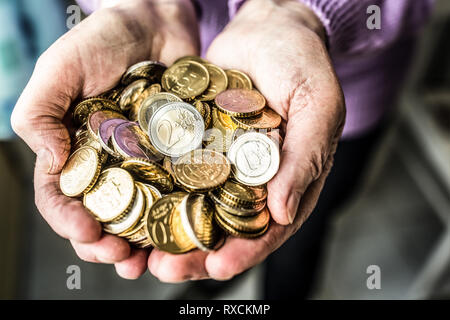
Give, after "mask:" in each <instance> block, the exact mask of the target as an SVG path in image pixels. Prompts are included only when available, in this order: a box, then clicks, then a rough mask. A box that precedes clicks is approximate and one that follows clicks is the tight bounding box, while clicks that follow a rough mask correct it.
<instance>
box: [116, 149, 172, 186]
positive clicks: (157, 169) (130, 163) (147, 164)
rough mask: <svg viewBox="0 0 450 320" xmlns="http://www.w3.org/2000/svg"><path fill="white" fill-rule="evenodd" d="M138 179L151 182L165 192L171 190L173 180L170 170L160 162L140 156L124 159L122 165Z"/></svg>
mask: <svg viewBox="0 0 450 320" xmlns="http://www.w3.org/2000/svg"><path fill="white" fill-rule="evenodd" d="M120 166H121V168H122V169H125V170H127V171H128V172H130V173H131V175H132V176H133V177H134V178H135V179H136V180H138V181H140V182H143V183H147V184H151V185H153V186H155V187H156V188H158V189H159V190H160V191H162V192H164V193H168V192H171V191H172V189H173V180H172V177H171V176H170V174H169V172H167V170H166V169H164V168H163V167H162V166H161V165H160V164H158V163H157V162H154V161H149V160H146V159H140V158H131V159H127V160H124V161H123V162H122V164H121V165H120Z"/></svg>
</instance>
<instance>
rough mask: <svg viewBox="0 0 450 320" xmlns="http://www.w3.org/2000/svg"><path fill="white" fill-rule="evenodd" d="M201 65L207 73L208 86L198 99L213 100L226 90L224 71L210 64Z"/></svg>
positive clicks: (226, 82)
mask: <svg viewBox="0 0 450 320" xmlns="http://www.w3.org/2000/svg"><path fill="white" fill-rule="evenodd" d="M203 65H204V66H205V67H206V69H207V70H208V73H209V86H208V88H206V90H205V91H204V92H203V93H202V94H201V95H200V96H199V97H198V99H199V100H201V101H210V100H214V98H215V97H216V96H217V95H218V94H219V93H221V92H222V91H224V90H226V89H227V86H228V78H227V75H226V73H225V71H223V70H222V69H221V68H219V67H218V66H216V65H214V64H212V63H204V64H203Z"/></svg>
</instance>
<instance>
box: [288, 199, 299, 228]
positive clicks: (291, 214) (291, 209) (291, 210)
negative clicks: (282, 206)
mask: <svg viewBox="0 0 450 320" xmlns="http://www.w3.org/2000/svg"><path fill="white" fill-rule="evenodd" d="M299 203H300V195H297V194H291V195H290V196H289V199H288V203H287V209H288V220H289V224H292V223H293V222H294V219H295V216H296V215H297V210H298V205H299Z"/></svg>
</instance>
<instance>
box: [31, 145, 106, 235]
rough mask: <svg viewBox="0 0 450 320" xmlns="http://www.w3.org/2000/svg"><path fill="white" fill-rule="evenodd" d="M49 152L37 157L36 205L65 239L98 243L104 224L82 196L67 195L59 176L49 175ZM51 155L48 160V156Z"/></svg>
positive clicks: (35, 174)
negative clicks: (91, 211)
mask: <svg viewBox="0 0 450 320" xmlns="http://www.w3.org/2000/svg"><path fill="white" fill-rule="evenodd" d="M48 157H51V155H50V154H49V151H46V149H44V150H42V151H41V152H40V153H39V154H38V155H37V158H36V167H35V172H34V187H35V200H36V206H37V208H38V210H39V212H41V214H42V216H43V217H44V219H45V220H46V221H47V223H48V224H49V225H50V226H51V228H52V229H53V230H54V231H55V232H56V233H57V234H59V235H60V236H61V237H63V238H68V239H73V240H75V241H77V242H95V241H97V240H98V239H99V238H100V236H101V231H102V230H101V226H100V223H99V222H98V221H96V220H95V219H94V218H93V217H92V215H91V214H90V213H89V212H88V211H87V210H86V208H85V207H84V206H83V204H82V202H81V201H80V200H79V199H74V198H69V197H66V196H65V195H64V194H63V193H62V192H61V189H60V187H59V175H51V174H48V173H47V171H48V162H49V161H51V160H49V159H48ZM46 158H47V159H46Z"/></svg>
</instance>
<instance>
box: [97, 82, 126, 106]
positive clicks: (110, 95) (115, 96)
mask: <svg viewBox="0 0 450 320" xmlns="http://www.w3.org/2000/svg"><path fill="white" fill-rule="evenodd" d="M122 91H123V87H122V86H121V85H118V86H116V87H115V88H113V89H111V90H109V91H107V92H105V93H103V94H101V95H99V96H98V97H99V98H104V99H108V100H111V101H114V102H115V103H119V100H120V95H121V94H122Z"/></svg>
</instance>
